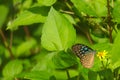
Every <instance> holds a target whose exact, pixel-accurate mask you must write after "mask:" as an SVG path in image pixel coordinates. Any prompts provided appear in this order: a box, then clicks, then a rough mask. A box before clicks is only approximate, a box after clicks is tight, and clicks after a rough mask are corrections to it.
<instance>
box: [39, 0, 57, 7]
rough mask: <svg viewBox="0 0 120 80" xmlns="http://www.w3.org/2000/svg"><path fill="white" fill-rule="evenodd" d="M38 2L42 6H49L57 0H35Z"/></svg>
mask: <svg viewBox="0 0 120 80" xmlns="http://www.w3.org/2000/svg"><path fill="white" fill-rule="evenodd" d="M37 1H38V3H39V4H41V5H44V6H51V5H53V4H54V3H55V2H56V1H57V0H37Z"/></svg>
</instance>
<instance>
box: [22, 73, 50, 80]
mask: <svg viewBox="0 0 120 80" xmlns="http://www.w3.org/2000/svg"><path fill="white" fill-rule="evenodd" d="M50 76H51V74H50V73H48V72H46V71H31V72H26V73H24V79H30V80H49V78H50Z"/></svg>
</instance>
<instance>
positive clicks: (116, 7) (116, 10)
mask: <svg viewBox="0 0 120 80" xmlns="http://www.w3.org/2000/svg"><path fill="white" fill-rule="evenodd" d="M119 7H120V1H116V2H115V5H114V8H113V17H114V19H115V21H116V22H118V23H120V10H119V9H120V8H119Z"/></svg>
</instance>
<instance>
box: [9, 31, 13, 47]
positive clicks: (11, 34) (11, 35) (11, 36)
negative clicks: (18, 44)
mask: <svg viewBox="0 0 120 80" xmlns="http://www.w3.org/2000/svg"><path fill="white" fill-rule="evenodd" d="M12 42H13V32H12V31H11V33H10V46H9V47H10V48H12Z"/></svg>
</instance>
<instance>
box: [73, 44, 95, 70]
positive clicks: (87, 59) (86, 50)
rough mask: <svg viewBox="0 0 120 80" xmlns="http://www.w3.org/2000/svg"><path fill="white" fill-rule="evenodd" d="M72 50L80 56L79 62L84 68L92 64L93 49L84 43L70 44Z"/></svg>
mask: <svg viewBox="0 0 120 80" xmlns="http://www.w3.org/2000/svg"><path fill="white" fill-rule="evenodd" d="M72 51H73V52H74V53H75V55H77V56H78V57H79V58H80V62H81V64H82V65H83V66H84V67H85V68H91V67H92V66H93V63H94V54H95V53H96V51H95V50H93V49H91V48H90V47H88V46H86V45H84V44H75V45H73V46H72Z"/></svg>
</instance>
